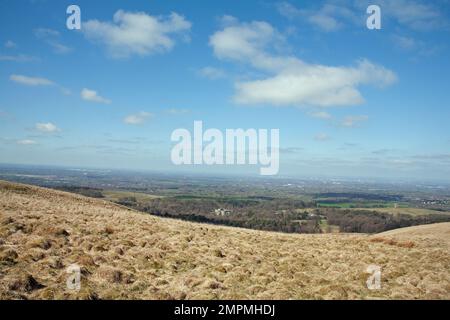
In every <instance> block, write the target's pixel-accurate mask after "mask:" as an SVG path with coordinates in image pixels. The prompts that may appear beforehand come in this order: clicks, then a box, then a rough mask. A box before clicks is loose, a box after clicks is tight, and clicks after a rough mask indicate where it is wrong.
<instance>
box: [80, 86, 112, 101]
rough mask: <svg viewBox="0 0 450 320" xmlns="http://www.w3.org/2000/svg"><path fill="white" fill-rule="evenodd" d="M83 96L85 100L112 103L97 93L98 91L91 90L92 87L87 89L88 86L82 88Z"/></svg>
mask: <svg viewBox="0 0 450 320" xmlns="http://www.w3.org/2000/svg"><path fill="white" fill-rule="evenodd" d="M81 98H83V100H86V101H91V102H98V103H104V104H110V103H111V100H109V99H106V98H103V97H102V96H100V95H99V94H98V93H97V91H95V90H91V89H86V88H84V89H83V90H81Z"/></svg>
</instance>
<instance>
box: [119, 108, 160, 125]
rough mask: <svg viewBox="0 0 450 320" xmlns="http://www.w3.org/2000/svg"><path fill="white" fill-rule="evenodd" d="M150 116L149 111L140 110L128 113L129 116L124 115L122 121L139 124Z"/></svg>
mask: <svg viewBox="0 0 450 320" xmlns="http://www.w3.org/2000/svg"><path fill="white" fill-rule="evenodd" d="M152 116H153V115H152V114H151V113H149V112H144V111H142V112H139V113H136V114H130V115H129V116H127V117H125V119H123V121H124V122H125V123H126V124H131V125H139V124H143V123H145V122H146V121H147V120H148V119H149V118H151V117H152Z"/></svg>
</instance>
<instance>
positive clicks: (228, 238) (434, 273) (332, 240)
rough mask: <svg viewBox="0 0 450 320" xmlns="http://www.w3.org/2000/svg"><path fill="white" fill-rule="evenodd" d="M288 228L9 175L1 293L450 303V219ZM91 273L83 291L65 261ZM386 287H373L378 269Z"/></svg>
mask: <svg viewBox="0 0 450 320" xmlns="http://www.w3.org/2000/svg"><path fill="white" fill-rule="evenodd" d="M408 229H409V230H406V229H405V230H399V231H395V232H391V233H385V234H380V235H376V236H366V235H334V234H333V235H330V234H326V235H289V234H279V233H270V232H259V231H252V230H244V229H234V228H227V227H219V226H209V225H201V224H195V223H188V222H182V221H176V220H169V219H161V218H157V217H152V216H149V215H146V214H141V213H138V212H134V211H131V210H127V209H124V208H123V207H120V206H116V205H114V204H112V203H109V202H105V201H102V200H97V199H90V198H85V197H82V196H78V195H73V194H68V193H64V192H58V191H52V190H47V189H42V188H37V187H30V186H24V185H17V184H11V183H6V182H0V298H1V299H199V298H204V299H376V298H391V299H410V298H411V299H450V250H449V249H450V244H449V239H450V224H449V223H446V224H439V225H435V226H426V228H422V227H418V228H408ZM73 263H77V264H79V265H80V266H81V267H82V269H81V271H82V272H81V273H82V276H81V279H82V288H81V290H80V291H79V292H74V291H70V290H68V289H67V288H66V278H67V274H66V268H67V266H69V265H71V264H73ZM371 264H375V265H379V266H381V267H382V289H381V290H377V291H370V290H368V289H367V288H366V284H365V282H366V279H367V277H368V275H367V274H366V273H365V270H366V268H367V266H368V265H371Z"/></svg>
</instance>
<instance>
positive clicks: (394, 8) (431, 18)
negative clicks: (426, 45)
mask: <svg viewBox="0 0 450 320" xmlns="http://www.w3.org/2000/svg"><path fill="white" fill-rule="evenodd" d="M379 5H380V7H382V8H383V14H385V15H386V16H388V17H391V18H393V19H395V20H396V21H397V22H398V23H399V24H402V25H404V26H406V27H409V28H411V29H415V30H431V29H436V28H438V27H441V26H442V25H443V24H445V21H443V17H442V15H441V13H440V11H439V9H438V8H437V7H436V6H434V5H433V3H432V2H431V1H426V2H424V1H412V0H379Z"/></svg>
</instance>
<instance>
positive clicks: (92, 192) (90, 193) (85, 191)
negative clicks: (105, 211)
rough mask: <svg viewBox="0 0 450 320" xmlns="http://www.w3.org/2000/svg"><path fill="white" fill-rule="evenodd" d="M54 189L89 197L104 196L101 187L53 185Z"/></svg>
mask: <svg viewBox="0 0 450 320" xmlns="http://www.w3.org/2000/svg"><path fill="white" fill-rule="evenodd" d="M55 189H56V190H61V191H66V192H71V193H77V194H81V195H82V196H85V197H91V198H104V196H103V193H102V189H96V188H90V187H76V186H63V187H55Z"/></svg>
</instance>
